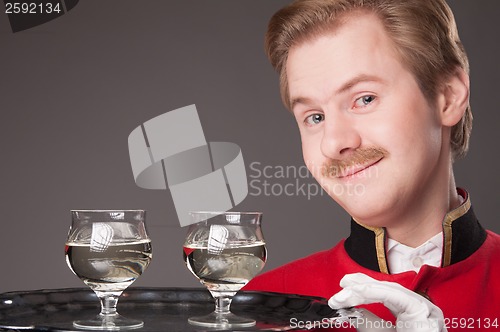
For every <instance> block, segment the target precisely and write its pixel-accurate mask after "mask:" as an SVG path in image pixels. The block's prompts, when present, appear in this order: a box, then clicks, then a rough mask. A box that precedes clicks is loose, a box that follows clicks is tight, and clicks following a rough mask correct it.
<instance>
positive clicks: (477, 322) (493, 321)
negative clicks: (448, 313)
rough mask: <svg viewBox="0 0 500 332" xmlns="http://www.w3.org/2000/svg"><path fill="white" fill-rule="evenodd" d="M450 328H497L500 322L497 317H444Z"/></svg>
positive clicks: (447, 326) (445, 323) (446, 324)
mask: <svg viewBox="0 0 500 332" xmlns="http://www.w3.org/2000/svg"><path fill="white" fill-rule="evenodd" d="M444 325H445V326H446V328H448V329H490V328H491V329H497V328H498V327H499V326H500V324H499V323H498V317H497V318H488V317H485V318H448V317H446V318H445V319H444Z"/></svg>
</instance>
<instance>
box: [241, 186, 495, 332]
mask: <svg viewBox="0 0 500 332" xmlns="http://www.w3.org/2000/svg"><path fill="white" fill-rule="evenodd" d="M462 194H463V195H464V196H467V194H466V193H464V192H462ZM443 236H444V242H443V244H444V246H443V247H444V249H443V257H442V266H441V267H432V266H427V265H424V266H423V267H422V268H421V269H420V271H419V272H418V273H416V272H413V271H409V272H404V273H398V274H391V273H390V267H389V266H388V264H387V260H386V256H385V244H386V238H385V231H384V229H382V228H380V229H378V228H368V227H364V226H362V225H360V224H358V223H356V222H355V221H354V220H351V235H350V236H349V238H347V239H346V240H343V241H341V242H340V243H339V244H337V245H336V246H335V247H333V248H332V249H330V250H327V251H322V252H318V253H316V254H313V255H311V256H308V257H306V258H302V259H299V260H297V261H294V262H291V263H289V264H286V265H284V266H282V267H279V268H277V269H275V270H272V271H269V272H267V273H264V274H262V275H260V276H258V277H256V278H254V279H253V280H252V281H251V282H250V283H249V284H248V285H247V286H246V287H245V290H260V291H271V292H279V293H288V294H300V295H309V296H319V297H323V298H326V299H328V298H330V297H331V296H332V295H334V294H335V293H337V292H338V291H340V290H341V288H340V286H339V281H340V279H342V277H343V276H344V275H345V274H348V273H355V272H362V273H365V274H367V275H369V276H371V277H373V278H375V279H378V280H382V281H392V282H397V283H399V284H401V285H403V286H405V287H406V288H408V289H411V290H414V291H415V292H418V293H419V294H422V295H424V296H426V297H427V298H428V299H430V300H431V301H432V302H433V303H434V304H435V305H437V306H438V307H439V308H441V310H443V313H444V317H445V324H446V326H447V328H448V330H450V331H453V330H456V331H463V330H470V329H471V328H473V329H475V330H488V331H489V330H492V329H493V330H495V329H499V328H500V236H499V235H497V234H495V233H493V232H490V231H485V230H484V229H483V228H482V227H481V225H480V224H479V223H478V221H477V219H476V217H475V215H474V212H473V210H472V207H471V205H470V200H469V198H468V197H467V199H466V200H465V202H464V203H463V204H462V205H461V206H460V207H458V208H457V209H455V210H453V211H451V212H449V213H448V214H447V215H446V217H445V219H444V222H443ZM364 307H366V308H367V309H368V310H370V311H372V312H373V313H375V314H376V315H378V316H380V317H381V318H383V319H386V320H389V321H392V322H394V321H395V318H394V316H393V315H392V314H391V313H390V312H389V310H388V309H386V308H385V307H384V306H383V305H382V304H371V305H367V306H364Z"/></svg>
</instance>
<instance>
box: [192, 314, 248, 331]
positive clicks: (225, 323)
mask: <svg viewBox="0 0 500 332" xmlns="http://www.w3.org/2000/svg"><path fill="white" fill-rule="evenodd" d="M188 322H189V324H191V325H197V326H203V327H212V328H234V327H250V326H255V324H256V322H255V320H253V319H250V318H245V317H240V316H236V315H235V314H232V313H230V312H228V313H216V312H212V313H210V314H208V315H206V316H198V317H190V318H189V319H188Z"/></svg>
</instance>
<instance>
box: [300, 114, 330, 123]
mask: <svg viewBox="0 0 500 332" xmlns="http://www.w3.org/2000/svg"><path fill="white" fill-rule="evenodd" d="M324 119H325V116H324V115H323V114H319V113H316V114H311V115H309V116H308V117H307V118H306V119H305V121H304V122H305V123H306V124H308V125H316V124H318V123H320V122H321V121H323V120H324Z"/></svg>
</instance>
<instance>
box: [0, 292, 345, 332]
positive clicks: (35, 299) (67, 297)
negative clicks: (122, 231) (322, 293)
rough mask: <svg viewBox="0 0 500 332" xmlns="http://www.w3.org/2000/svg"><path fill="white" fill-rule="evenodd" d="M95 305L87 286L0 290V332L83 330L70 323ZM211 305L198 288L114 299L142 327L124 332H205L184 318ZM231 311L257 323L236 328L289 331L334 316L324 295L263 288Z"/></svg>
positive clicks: (241, 299) (239, 300)
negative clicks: (303, 324)
mask: <svg viewBox="0 0 500 332" xmlns="http://www.w3.org/2000/svg"><path fill="white" fill-rule="evenodd" d="M99 308H100V307H99V301H98V299H97V297H96V295H95V294H94V293H93V292H92V291H91V290H90V289H87V288H66V289H52V290H39V291H21V292H8V293H3V294H0V331H26V330H30V331H82V330H81V329H77V328H74V327H73V324H72V322H73V321H74V320H77V319H85V318H91V317H93V316H95V315H97V314H98V313H99ZM213 309H214V301H213V299H212V297H211V296H210V293H209V292H208V291H207V290H206V289H197V288H145V287H132V288H130V289H127V290H126V291H125V292H124V293H123V294H122V296H121V297H120V300H119V301H118V312H119V313H120V314H121V315H123V316H126V317H129V318H135V319H140V320H142V321H144V327H142V328H140V329H134V330H129V331H137V332H139V331H140V332H142V331H148V332H153V331H154V332H177V331H178V332H189V331H207V329H204V328H201V327H197V326H193V325H190V324H189V323H188V322H187V319H188V318H189V317H191V316H198V315H204V314H208V313H210V312H211V311H213ZM231 309H232V310H231V311H232V312H233V313H235V314H237V315H241V316H245V317H251V318H253V319H255V320H256V321H257V325H256V326H255V327H253V328H241V329H238V331H289V330H293V329H292V328H291V326H290V325H291V324H290V322H291V321H290V320H291V319H296V320H297V321H321V320H322V319H323V318H332V317H336V316H337V313H336V311H335V310H333V309H330V307H328V305H327V303H326V300H325V299H322V298H317V297H307V296H299V295H289V294H278V293H265V292H244V291H241V292H239V293H238V294H237V295H236V296H235V297H234V300H233V303H232V305H231ZM292 325H294V324H292ZM295 325H296V324H295Z"/></svg>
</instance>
